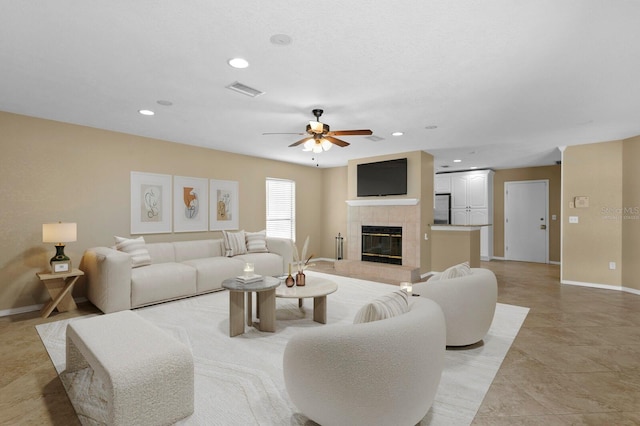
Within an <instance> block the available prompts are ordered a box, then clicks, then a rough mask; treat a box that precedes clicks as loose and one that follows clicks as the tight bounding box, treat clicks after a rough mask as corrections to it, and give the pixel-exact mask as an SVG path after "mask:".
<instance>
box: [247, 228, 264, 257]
mask: <svg viewBox="0 0 640 426" xmlns="http://www.w3.org/2000/svg"><path fill="white" fill-rule="evenodd" d="M244 237H245V240H246V242H247V252H249V253H266V252H268V251H269V250H267V231H264V230H263V231H260V232H245V233H244Z"/></svg>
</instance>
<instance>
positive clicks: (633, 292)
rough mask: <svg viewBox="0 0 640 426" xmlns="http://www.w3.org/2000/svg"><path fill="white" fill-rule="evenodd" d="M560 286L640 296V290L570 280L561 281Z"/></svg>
mask: <svg viewBox="0 0 640 426" xmlns="http://www.w3.org/2000/svg"><path fill="white" fill-rule="evenodd" d="M560 284H566V285H575V286H579V287H591V288H599V289H602V290H616V291H624V292H625V293H632V294H636V295H638V296H640V290H638V289H635V288H629V287H622V286H620V287H618V286H615V285H610V284H596V283H586V282H582V281H570V280H561V281H560Z"/></svg>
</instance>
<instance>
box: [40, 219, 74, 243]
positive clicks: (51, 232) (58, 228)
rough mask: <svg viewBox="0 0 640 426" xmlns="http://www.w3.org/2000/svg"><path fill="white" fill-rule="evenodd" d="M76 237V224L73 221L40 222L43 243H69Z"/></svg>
mask: <svg viewBox="0 0 640 426" xmlns="http://www.w3.org/2000/svg"><path fill="white" fill-rule="evenodd" d="M76 239H77V225H76V224H75V223H62V222H58V223H44V224H42V242H43V243H69V242H71V241H76Z"/></svg>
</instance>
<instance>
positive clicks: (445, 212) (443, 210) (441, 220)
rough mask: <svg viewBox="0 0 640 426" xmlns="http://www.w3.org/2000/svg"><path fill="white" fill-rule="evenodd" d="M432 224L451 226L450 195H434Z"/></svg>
mask: <svg viewBox="0 0 640 426" xmlns="http://www.w3.org/2000/svg"><path fill="white" fill-rule="evenodd" d="M433 223H434V224H436V225H449V224H451V194H436V199H435V203H434V205H433Z"/></svg>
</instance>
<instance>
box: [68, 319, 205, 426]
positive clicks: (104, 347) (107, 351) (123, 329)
mask: <svg viewBox="0 0 640 426" xmlns="http://www.w3.org/2000/svg"><path fill="white" fill-rule="evenodd" d="M87 366H89V367H91V368H92V369H93V371H94V374H96V375H99V377H100V378H101V379H102V381H103V382H104V384H105V387H106V391H107V395H105V399H106V401H107V416H108V424H109V425H165V424H173V423H175V422H176V421H177V420H180V419H182V418H184V417H187V416H189V415H191V414H193V390H194V384H193V356H192V355H191V351H190V350H189V348H187V347H186V346H185V345H183V344H182V343H180V342H178V341H177V340H175V339H174V338H172V337H171V336H169V335H168V334H166V333H165V332H164V331H162V330H160V329H159V328H158V327H156V326H155V325H153V324H151V323H150V322H149V321H147V320H145V319H144V318H142V317H140V316H139V315H137V314H135V313H133V312H131V311H121V312H116V313H113V314H107V315H101V316H98V317H92V318H88V319H85V320H79V321H74V322H72V323H70V324H69V325H67V366H66V371H76V370H80V369H83V368H86V367H87Z"/></svg>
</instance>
